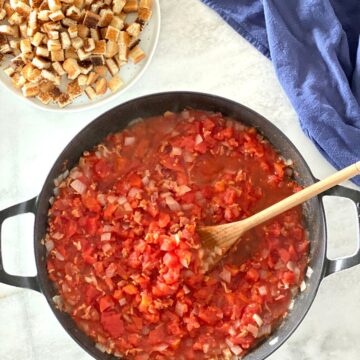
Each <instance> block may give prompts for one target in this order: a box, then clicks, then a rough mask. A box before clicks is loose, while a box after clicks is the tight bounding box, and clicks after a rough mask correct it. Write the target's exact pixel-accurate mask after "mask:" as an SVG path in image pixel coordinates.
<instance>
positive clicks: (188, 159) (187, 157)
mask: <svg viewBox="0 0 360 360" xmlns="http://www.w3.org/2000/svg"><path fill="white" fill-rule="evenodd" d="M194 158H195V156H194V154H193V153H191V152H188V151H186V152H184V160H185V162H187V163H191V162H193V161H194Z"/></svg>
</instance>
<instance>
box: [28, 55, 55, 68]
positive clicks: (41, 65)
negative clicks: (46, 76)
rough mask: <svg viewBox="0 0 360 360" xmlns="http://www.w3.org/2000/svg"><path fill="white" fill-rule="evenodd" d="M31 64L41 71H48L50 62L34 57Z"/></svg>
mask: <svg viewBox="0 0 360 360" xmlns="http://www.w3.org/2000/svg"><path fill="white" fill-rule="evenodd" d="M31 62H32V63H33V65H34V66H36V67H37V68H38V69H41V70H42V69H48V68H49V67H50V62H49V61H47V60H45V59H44V58H41V57H39V56H35V57H34V58H33V59H32V61H31Z"/></svg>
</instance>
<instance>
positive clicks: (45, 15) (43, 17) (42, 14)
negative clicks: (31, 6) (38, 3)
mask: <svg viewBox="0 0 360 360" xmlns="http://www.w3.org/2000/svg"><path fill="white" fill-rule="evenodd" d="M50 14H51V11H50V10H41V11H39V13H38V15H37V17H38V19H39V20H40V21H49V20H50V18H49V15H50Z"/></svg>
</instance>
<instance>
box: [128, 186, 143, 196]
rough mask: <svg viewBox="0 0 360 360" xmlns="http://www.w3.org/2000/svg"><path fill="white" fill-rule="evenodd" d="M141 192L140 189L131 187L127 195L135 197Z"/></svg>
mask: <svg viewBox="0 0 360 360" xmlns="http://www.w3.org/2000/svg"><path fill="white" fill-rule="evenodd" d="M140 193H141V190H140V189H138V188H136V187H132V188H131V189H130V190H129V194H128V195H129V197H131V198H136V197H137V196H138V195H140Z"/></svg>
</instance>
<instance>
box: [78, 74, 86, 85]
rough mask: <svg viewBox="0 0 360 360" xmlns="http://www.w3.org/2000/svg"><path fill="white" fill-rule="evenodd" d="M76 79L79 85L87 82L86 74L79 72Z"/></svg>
mask: <svg viewBox="0 0 360 360" xmlns="http://www.w3.org/2000/svg"><path fill="white" fill-rule="evenodd" d="M77 80H78V84H79V85H80V86H85V85H86V82H87V76H86V75H84V74H81V75H79V76H78V78H77Z"/></svg>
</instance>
